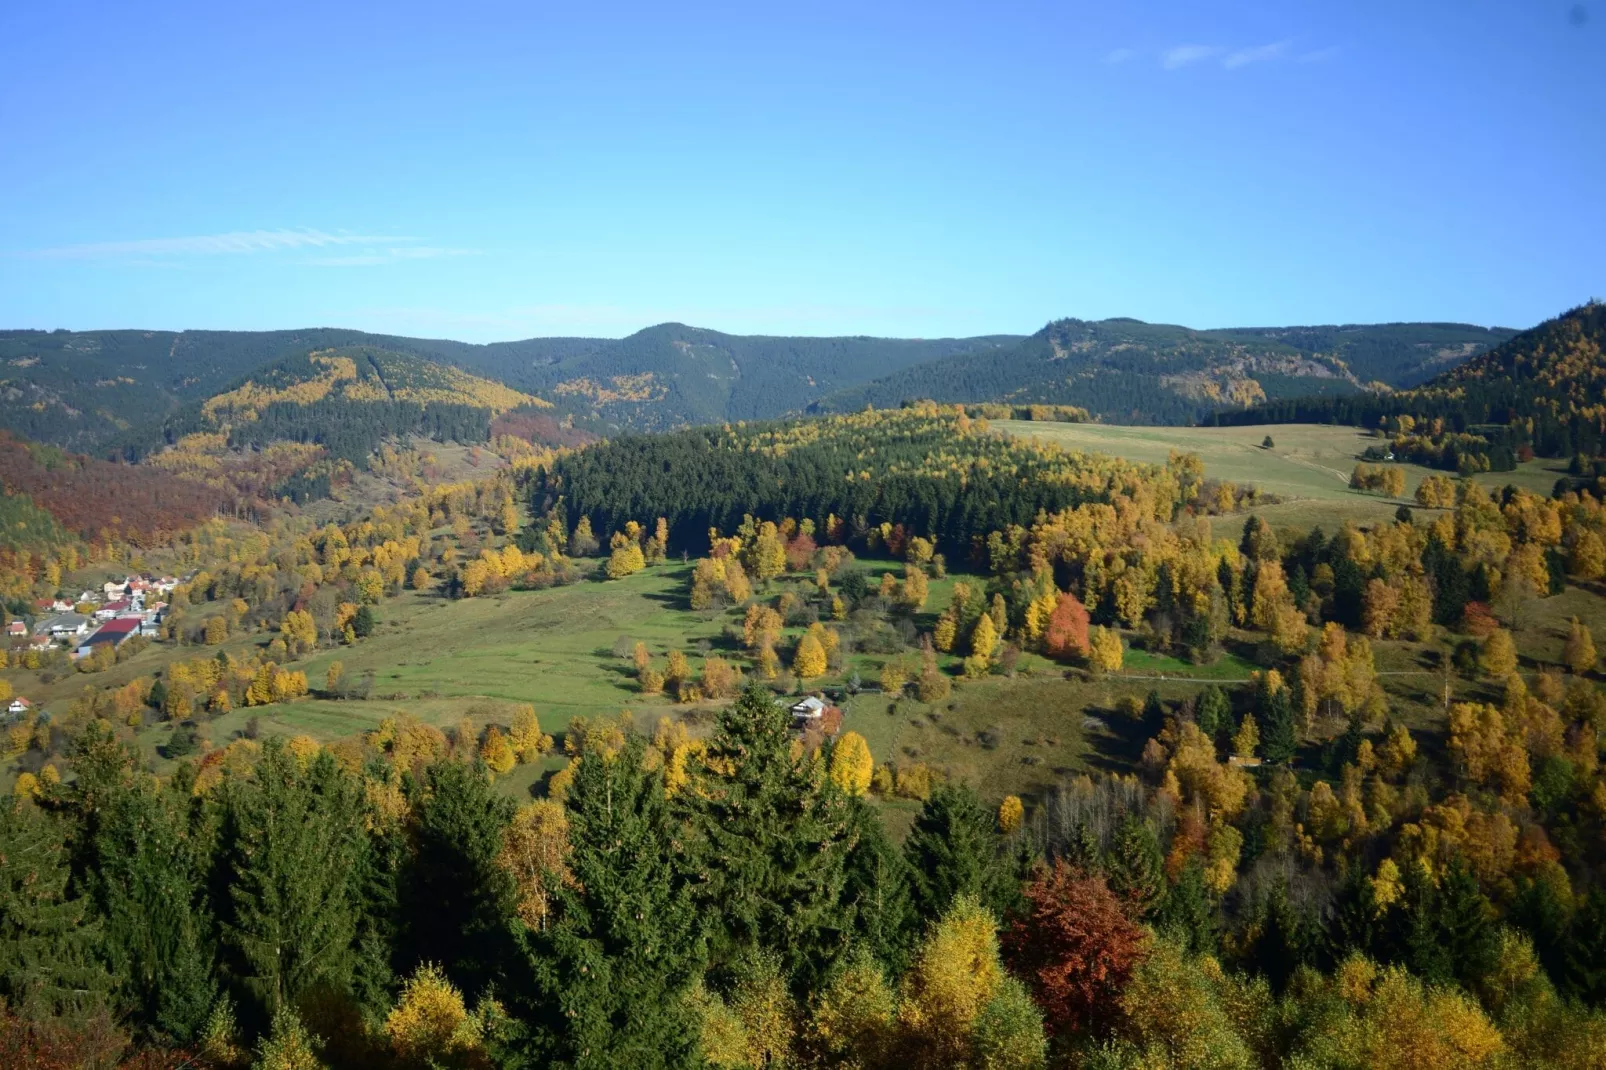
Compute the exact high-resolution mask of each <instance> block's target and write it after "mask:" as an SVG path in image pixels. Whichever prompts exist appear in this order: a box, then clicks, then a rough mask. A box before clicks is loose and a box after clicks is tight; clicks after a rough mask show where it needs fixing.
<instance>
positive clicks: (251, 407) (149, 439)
mask: <svg viewBox="0 0 1606 1070" xmlns="http://www.w3.org/2000/svg"><path fill="white" fill-rule="evenodd" d="M551 407H552V406H551V403H550V402H548V401H545V400H543V399H541V398H538V397H535V396H533V395H530V394H525V393H522V392H520V391H517V390H514V389H512V388H510V387H507V386H504V385H502V384H501V383H498V382H494V381H492V380H489V379H483V378H481V377H479V376H475V375H470V374H468V373H467V372H464V371H462V370H460V369H458V368H454V367H451V366H449V365H444V364H437V363H434V362H432V361H426V360H422V359H420V358H418V357H414V356H410V355H407V354H403V353H396V352H392V351H390V350H385V349H377V348H374V347H372V346H342V347H338V348H333V349H324V350H316V351H314V352H311V353H308V354H306V355H304V356H296V357H286V358H284V359H283V360H280V361H278V362H276V363H274V364H270V365H268V366H267V367H266V368H262V369H259V370H257V371H254V372H252V373H251V374H250V375H249V376H247V377H246V378H244V379H242V380H237V381H236V382H234V383H233V384H230V386H229V388H228V389H227V390H224V391H221V392H219V393H216V394H213V395H212V396H211V397H208V398H206V399H205V400H203V401H198V402H191V403H189V404H187V405H185V406H184V407H182V408H181V409H179V410H178V411H177V412H176V413H174V414H173V415H171V416H169V417H168V418H167V419H166V420H164V421H163V422H162V423H161V424H160V426H159V427H157V428H153V429H149V430H145V431H138V432H134V433H131V434H129V435H127V436H124V437H123V438H122V439H120V440H119V441H118V443H117V444H118V445H119V446H121V447H122V448H123V450H124V452H125V453H128V454H130V455H134V456H137V455H140V454H143V453H149V452H151V451H153V450H157V449H160V448H162V447H163V446H172V445H175V444H177V443H179V442H180V441H181V440H184V439H186V438H194V437H196V436H206V437H208V438H210V439H212V440H220V441H221V442H226V445H227V447H228V448H231V449H242V448H248V447H254V448H260V447H263V446H267V445H270V444H272V443H275V442H285V441H289V442H301V443H311V444H315V445H318V446H321V447H323V448H325V449H326V450H327V451H328V452H329V453H330V454H332V455H333V456H335V457H337V458H342V459H346V460H350V461H354V462H361V461H362V460H363V459H364V458H365V457H366V456H367V454H368V453H369V452H370V451H372V450H373V449H374V448H375V446H377V445H378V444H379V442H380V441H381V440H383V439H385V438H388V437H394V436H402V435H410V434H422V435H427V436H429V437H432V438H437V439H441V440H455V441H459V442H483V441H485V440H486V439H487V438H489V437H490V427H491V420H492V419H493V418H494V417H496V416H498V415H500V414H501V413H504V412H508V411H509V410H512V409H520V408H531V409H542V408H546V409H549V408H551Z"/></svg>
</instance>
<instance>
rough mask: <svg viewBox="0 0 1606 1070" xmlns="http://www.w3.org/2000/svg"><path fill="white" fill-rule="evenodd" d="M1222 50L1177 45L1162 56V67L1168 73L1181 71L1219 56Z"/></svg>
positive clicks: (1202, 46) (1212, 46) (1213, 47)
mask: <svg viewBox="0 0 1606 1070" xmlns="http://www.w3.org/2000/svg"><path fill="white" fill-rule="evenodd" d="M1220 52H1221V49H1219V48H1217V47H1215V46H1214V45H1177V46H1176V47H1175V48H1168V49H1166V50H1165V51H1164V52H1162V53H1161V54H1160V66H1162V67H1164V68H1165V69H1166V70H1168V71H1176V70H1181V69H1182V68H1183V67H1188V66H1191V65H1193V64H1195V63H1199V62H1201V61H1202V60H1207V59H1209V58H1211V57H1212V56H1215V55H1218V54H1219V53H1220Z"/></svg>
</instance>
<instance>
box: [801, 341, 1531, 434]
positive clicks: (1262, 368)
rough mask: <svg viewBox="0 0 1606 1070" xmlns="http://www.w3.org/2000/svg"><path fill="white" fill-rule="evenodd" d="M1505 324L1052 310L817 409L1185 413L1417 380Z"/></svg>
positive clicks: (1139, 419) (1118, 416)
mask: <svg viewBox="0 0 1606 1070" xmlns="http://www.w3.org/2000/svg"><path fill="white" fill-rule="evenodd" d="M1515 333H1516V332H1515V331H1512V330H1509V329H1506V328H1498V327H1497V328H1485V327H1475V326H1469V325H1465V324H1451V323H1391V324H1380V325H1375V326H1343V327H1250V328H1232V329H1227V330H1212V331H1195V330H1190V329H1189V328H1186V327H1175V326H1170V325H1166V324H1152V323H1144V322H1142V321H1141V320H1134V319H1110V320H1099V321H1097V322H1090V321H1087V320H1077V319H1066V320H1058V321H1056V322H1054V323H1051V324H1049V325H1048V326H1047V327H1045V328H1043V329H1042V330H1041V331H1038V332H1037V333H1036V334H1034V335H1032V336H1031V337H1030V338H1027V339H1024V340H1023V341H1021V342H1020V343H1019V344H1017V345H1015V346H1010V347H1000V348H997V349H994V350H990V351H987V352H981V353H970V354H964V355H958V356H953V357H948V358H944V359H941V360H936V361H931V362H928V363H925V364H919V365H915V366H913V367H909V368H905V369H903V370H902V371H900V372H897V373H895V374H893V375H890V376H886V377H883V378H880V379H877V380H875V381H874V382H871V383H868V384H866V385H864V386H860V387H854V388H851V389H848V390H843V391H838V392H837V393H835V394H831V395H828V396H827V397H825V398H823V399H822V400H821V401H820V402H818V403H817V405H816V406H815V408H816V409H818V410H820V411H834V412H842V411H851V410H854V409H858V408H862V407H864V406H865V405H875V406H876V407H878V408H882V407H888V406H893V405H898V404H901V403H902V402H905V401H909V400H912V399H916V398H931V399H933V400H936V401H944V402H948V401H963V402H975V401H1003V402H1010V403H1014V404H1027V403H1044V404H1068V405H1078V406H1081V407H1083V408H1086V409H1088V410H1089V411H1091V412H1092V413H1093V414H1094V416H1096V417H1098V418H1100V419H1104V420H1108V421H1113V422H1120V423H1187V422H1190V421H1192V420H1195V419H1199V418H1201V417H1203V416H1205V415H1206V414H1209V413H1211V412H1214V411H1218V410H1220V409H1222V408H1224V407H1226V408H1231V407H1243V406H1246V405H1251V404H1254V403H1257V402H1262V401H1265V400H1267V399H1270V398H1278V397H1291V396H1304V395H1312V394H1352V393H1356V392H1358V391H1360V390H1361V389H1362V388H1363V387H1364V386H1365V385H1366V384H1368V383H1370V382H1372V381H1374V380H1375V381H1380V382H1383V383H1386V384H1388V385H1390V386H1406V385H1412V384H1415V383H1419V382H1421V381H1423V380H1424V379H1426V378H1428V377H1430V376H1431V375H1433V374H1435V372H1437V371H1438V370H1440V369H1442V368H1444V367H1447V366H1451V365H1454V364H1456V363H1458V362H1460V361H1463V360H1466V359H1468V358H1469V357H1471V356H1473V355H1475V354H1478V353H1481V352H1484V351H1485V350H1487V349H1489V348H1491V347H1493V346H1495V345H1498V344H1500V343H1501V342H1503V341H1505V340H1506V339H1507V338H1510V337H1511V336H1512V335H1513V334H1515Z"/></svg>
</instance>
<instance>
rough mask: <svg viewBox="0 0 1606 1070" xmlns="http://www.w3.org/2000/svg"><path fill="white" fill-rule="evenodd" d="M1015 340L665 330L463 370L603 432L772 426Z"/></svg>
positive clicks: (486, 354)
mask: <svg viewBox="0 0 1606 1070" xmlns="http://www.w3.org/2000/svg"><path fill="white" fill-rule="evenodd" d="M1019 341H1020V336H1019V335H992V336H987V337H982V338H939V339H932V340H925V339H901V338H865V337H851V338H790V337H770V336H765V335H749V336H743V335H734V334H721V333H720V332H719V331H710V330H704V329H703V328H700V327H687V326H685V325H684V324H679V323H664V324H660V325H658V326H656V327H649V328H647V329H646V330H644V331H638V332H637V333H635V334H633V335H631V336H630V337H628V338H622V339H619V340H618V341H616V342H605V343H600V344H597V345H595V346H593V347H590V348H587V349H586V350H585V351H584V352H579V353H576V354H574V355H572V356H569V357H565V358H563V359H560V360H556V361H552V362H550V363H544V364H543V363H541V362H540V359H539V357H536V356H532V354H531V352H530V349H529V346H530V343H526V342H511V343H508V344H506V345H504V346H486V347H484V348H483V349H482V350H481V351H479V352H477V353H475V354H472V360H470V359H467V358H464V359H462V360H460V361H459V362H460V363H462V364H463V366H464V367H469V368H471V369H473V370H475V371H477V372H479V373H480V374H482V375H492V376H495V377H497V378H500V379H502V380H503V381H504V382H506V383H508V384H509V385H511V386H516V387H519V388H520V389H523V390H530V391H533V392H535V393H539V394H541V395H542V396H543V397H548V398H551V399H552V401H554V402H555V403H557V405H558V406H559V407H560V408H565V409H568V410H569V411H572V412H575V413H578V414H581V415H585V416H589V417H590V418H592V419H593V420H596V421H598V422H599V423H600V424H601V425H602V429H604V430H617V429H629V430H637V431H658V430H667V429H670V428H675V427H685V426H688V425H693V424H707V423H722V422H724V421H726V420H764V419H772V418H774V417H776V416H781V415H784V414H786V413H789V412H797V411H801V410H802V409H804V408H806V407H807V406H808V405H810V404H811V403H813V402H814V401H816V400H818V399H819V398H821V397H823V396H825V395H826V394H829V393H830V392H832V391H834V390H840V389H842V388H844V387H849V386H854V385H857V384H859V383H865V382H868V381H870V380H871V379H873V378H875V377H876V376H881V375H888V374H891V373H893V372H896V371H898V370H899V369H902V368H906V367H909V366H911V365H918V364H921V363H923V362H929V361H931V360H934V359H937V358H941V357H950V356H954V355H959V356H962V357H968V356H983V355H986V354H990V353H996V352H1001V351H1004V350H1007V349H1010V348H1012V347H1013V346H1014V345H1015V344H1016V343H1017V342H1019ZM452 359H457V358H452Z"/></svg>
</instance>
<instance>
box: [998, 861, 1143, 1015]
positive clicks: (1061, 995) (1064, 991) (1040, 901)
mask: <svg viewBox="0 0 1606 1070" xmlns="http://www.w3.org/2000/svg"><path fill="white" fill-rule="evenodd" d="M1026 900H1027V910H1026V912H1025V913H1024V914H1023V915H1022V916H1021V917H1019V918H1017V919H1016V921H1015V923H1014V924H1013V925H1012V926H1011V927H1010V929H1009V930H1008V932H1006V933H1005V934H1004V939H1003V946H1004V953H1005V955H1006V956H1007V959H1008V961H1009V965H1010V966H1011V967H1012V968H1013V970H1014V971H1015V974H1016V976H1018V977H1020V978H1021V979H1022V980H1024V981H1025V982H1026V985H1027V987H1028V988H1030V989H1031V992H1032V998H1033V999H1034V1000H1035V1001H1036V1002H1037V1005H1038V1007H1039V1008H1041V1009H1042V1011H1043V1019H1044V1021H1043V1024H1044V1027H1045V1028H1046V1029H1047V1030H1048V1031H1049V1033H1051V1034H1053V1035H1056V1036H1065V1035H1068V1034H1073V1033H1082V1032H1095V1033H1102V1032H1104V1031H1106V1030H1107V1029H1108V1028H1109V1026H1110V1025H1111V1019H1112V1017H1113V1016H1114V1015H1116V1014H1118V1013H1119V1011H1118V1007H1119V996H1120V993H1121V990H1122V989H1124V988H1125V987H1126V984H1127V981H1128V979H1130V978H1131V976H1132V971H1133V970H1134V969H1135V968H1136V967H1137V965H1138V964H1139V963H1140V962H1141V961H1142V960H1143V957H1144V955H1145V954H1146V953H1147V944H1146V937H1145V935H1144V931H1143V929H1141V928H1140V927H1139V926H1137V925H1136V924H1134V923H1133V921H1132V919H1131V918H1130V917H1128V916H1127V913H1126V910H1125V909H1124V906H1123V904H1122V902H1121V900H1120V898H1119V897H1118V896H1117V895H1116V894H1115V893H1114V892H1112V891H1110V886H1109V885H1108V884H1106V883H1105V882H1104V878H1103V877H1102V876H1097V875H1093V876H1090V875H1088V874H1086V873H1084V872H1082V871H1081V870H1079V869H1073V868H1072V867H1070V866H1068V865H1066V864H1065V862H1064V861H1063V860H1061V861H1059V862H1056V863H1055V864H1054V868H1053V869H1052V870H1039V871H1038V874H1037V876H1036V878H1035V879H1033V881H1032V882H1031V883H1030V884H1029V885H1027V887H1026Z"/></svg>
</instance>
